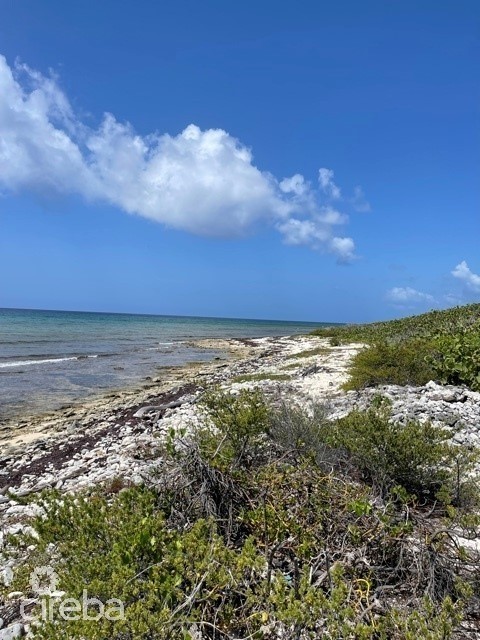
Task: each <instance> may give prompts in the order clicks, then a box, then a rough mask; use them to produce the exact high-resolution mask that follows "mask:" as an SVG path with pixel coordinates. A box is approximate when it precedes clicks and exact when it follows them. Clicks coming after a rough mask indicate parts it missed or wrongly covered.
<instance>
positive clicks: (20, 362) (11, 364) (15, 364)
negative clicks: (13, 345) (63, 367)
mask: <svg viewBox="0 0 480 640" xmlns="http://www.w3.org/2000/svg"><path fill="white" fill-rule="evenodd" d="M88 358H98V356H97V355H92V356H72V357H69V358H46V359H45V360H17V361H16V362H0V369H7V368H10V367H27V366H30V365H34V364H51V363H52V362H67V361H68V360H86V359H88Z"/></svg>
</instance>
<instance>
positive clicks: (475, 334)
mask: <svg viewBox="0 0 480 640" xmlns="http://www.w3.org/2000/svg"><path fill="white" fill-rule="evenodd" d="M434 345H435V350H434V351H433V352H432V353H431V354H430V356H429V362H430V365H431V366H432V368H433V369H434V370H435V373H436V378H437V379H438V380H439V381H440V382H442V383H443V384H455V385H462V384H464V385H466V386H467V387H470V388H471V389H473V390H474V391H480V331H470V332H459V333H456V334H453V335H448V334H445V335H442V336H439V337H437V338H436V339H435V342H434Z"/></svg>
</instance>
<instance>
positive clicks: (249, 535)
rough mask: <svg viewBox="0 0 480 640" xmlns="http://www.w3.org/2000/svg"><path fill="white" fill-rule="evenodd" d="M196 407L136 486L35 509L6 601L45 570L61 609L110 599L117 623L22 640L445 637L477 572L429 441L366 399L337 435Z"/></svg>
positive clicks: (46, 500)
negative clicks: (85, 598)
mask: <svg viewBox="0 0 480 640" xmlns="http://www.w3.org/2000/svg"><path fill="white" fill-rule="evenodd" d="M202 406H203V411H204V418H205V427H204V428H203V429H199V430H198V431H197V432H196V433H195V434H194V435H192V436H191V437H189V438H186V436H185V434H183V435H181V436H179V437H174V435H173V434H171V437H170V439H169V440H168V442H167V444H166V447H165V454H164V457H163V458H162V459H161V460H159V461H158V473H157V474H156V475H155V477H154V478H152V479H150V480H149V481H148V483H147V485H146V486H143V487H125V488H124V487H122V486H121V483H118V482H116V483H115V486H113V484H110V486H108V487H104V488H103V489H96V490H95V491H93V492H92V493H90V494H83V495H81V496H65V495H60V494H59V493H58V492H53V493H47V494H44V496H43V498H42V504H43V507H44V516H43V517H39V518H37V519H36V521H35V522H34V528H35V530H36V535H37V536H38V537H37V538H33V537H28V536H27V537H25V539H24V541H23V543H22V544H23V545H24V550H23V551H24V552H25V550H26V549H27V545H32V544H33V545H34V547H32V546H30V547H29V549H30V552H29V553H30V556H29V559H28V561H27V562H26V563H25V565H24V567H23V571H22V572H21V574H19V575H17V576H16V582H15V584H14V585H12V586H11V587H9V589H13V588H15V589H19V590H21V591H24V592H25V591H26V590H28V585H27V580H28V575H29V572H30V571H31V569H32V567H34V566H39V565H45V564H53V565H54V568H55V570H56V572H57V573H58V576H59V585H58V587H59V588H60V589H61V590H62V591H65V592H66V596H68V597H74V598H81V596H82V590H83V589H86V590H87V591H88V594H89V596H90V597H92V596H95V597H97V598H99V599H101V600H102V601H104V600H108V599H110V598H113V597H114V598H119V599H121V600H122V601H123V602H124V605H125V618H124V619H123V620H113V621H112V620H108V619H104V618H102V619H101V620H100V621H94V622H92V621H88V620H75V621H65V620H61V619H60V618H59V617H58V616H54V617H53V619H52V620H51V621H46V622H41V623H40V624H39V626H38V627H35V628H34V638H40V639H44V640H47V639H48V640H60V639H63V638H66V637H68V638H70V639H71V640H76V639H78V640H107V639H109V640H110V639H112V640H142V639H144V640H147V639H148V640H149V639H153V638H155V639H158V640H200V639H201V640H234V639H239V638H245V639H246V638H248V639H251V640H256V639H258V640H274V639H275V638H279V637H281V638H285V639H286V640H310V639H311V640H314V639H316V638H325V639H326V640H417V639H418V638H422V639H427V640H448V639H449V638H452V639H453V638H454V635H453V634H454V631H455V630H456V629H458V627H459V624H460V623H461V621H462V619H465V620H466V621H468V620H469V615H470V614H469V612H470V611H473V610H474V607H473V606H471V605H475V602H476V601H475V593H474V592H475V588H476V585H478V583H479V581H480V564H479V563H478V557H477V556H476V555H475V554H473V552H470V551H467V550H465V549H462V548H461V547H459V546H458V545H457V544H456V540H455V537H454V535H453V531H454V530H455V531H461V530H462V522H463V524H465V526H466V520H465V518H466V515H467V514H466V513H465V510H464V507H463V506H462V504H461V501H459V500H456V496H457V495H458V491H457V492H456V490H454V488H455V487H458V486H460V484H459V482H460V481H459V478H461V477H463V474H460V473H458V468H459V467H458V464H456V463H457V462H458V461H455V462H454V460H453V458H454V457H455V456H454V455H453V450H452V448H451V447H449V446H448V445H447V444H446V443H445V441H444V434H443V433H442V432H441V431H438V432H436V431H434V430H433V429H432V428H431V427H430V426H429V425H423V426H422V425H419V424H417V423H410V424H409V425H407V427H406V428H405V429H406V430H405V431H403V432H402V430H401V429H400V427H398V428H397V427H395V426H394V425H392V424H391V423H390V421H389V417H390V416H389V408H388V405H386V404H385V403H384V402H383V401H380V400H379V401H376V402H375V406H374V407H372V408H371V409H370V410H369V411H367V412H365V413H360V412H354V413H352V414H350V415H349V416H347V417H346V418H343V419H341V420H339V421H337V422H336V423H333V424H331V423H329V422H328V421H327V418H326V412H325V410H324V409H323V408H322V407H315V408H314V410H313V413H312V415H307V414H306V413H304V412H303V411H301V410H300V409H293V410H292V409H289V408H288V407H286V406H283V407H280V408H279V409H275V410H274V409H272V408H270V407H269V406H267V404H266V401H265V399H264V398H263V396H262V395H261V394H260V393H259V392H258V391H247V390H243V391H242V392H241V393H239V394H235V395H230V394H226V393H221V392H219V391H218V390H213V391H212V392H210V393H208V394H206V395H205V396H204V398H203V403H202ZM465 475H468V474H465ZM462 487H463V484H462ZM471 495H472V496H473V495H474V494H473V492H471ZM452 505H453V506H452ZM478 524H479V523H478V522H476V521H475V518H473V517H472V516H469V519H468V527H469V534H470V536H472V535H475V527H476V526H477V525H478ZM477 555H478V554H477Z"/></svg>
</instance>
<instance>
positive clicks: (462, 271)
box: [452, 260, 480, 291]
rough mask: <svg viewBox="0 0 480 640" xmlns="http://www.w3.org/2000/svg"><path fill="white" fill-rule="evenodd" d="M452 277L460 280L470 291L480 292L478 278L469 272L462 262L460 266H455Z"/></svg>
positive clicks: (479, 279)
mask: <svg viewBox="0 0 480 640" xmlns="http://www.w3.org/2000/svg"><path fill="white" fill-rule="evenodd" d="M452 276H454V278H458V279H459V280H462V282H464V283H465V284H466V285H467V286H468V287H469V288H470V289H473V290H474V291H480V276H479V275H477V274H476V273H473V271H471V269H470V267H469V266H468V264H467V263H466V262H465V260H463V261H462V262H460V264H457V266H456V267H455V269H454V270H453V271H452Z"/></svg>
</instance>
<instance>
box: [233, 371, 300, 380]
mask: <svg viewBox="0 0 480 640" xmlns="http://www.w3.org/2000/svg"><path fill="white" fill-rule="evenodd" d="M263 380H278V381H282V382H284V381H286V380H291V376H289V375H288V374H286V373H268V372H266V373H250V374H245V375H241V376H236V377H235V378H234V379H233V382H262V381H263Z"/></svg>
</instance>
